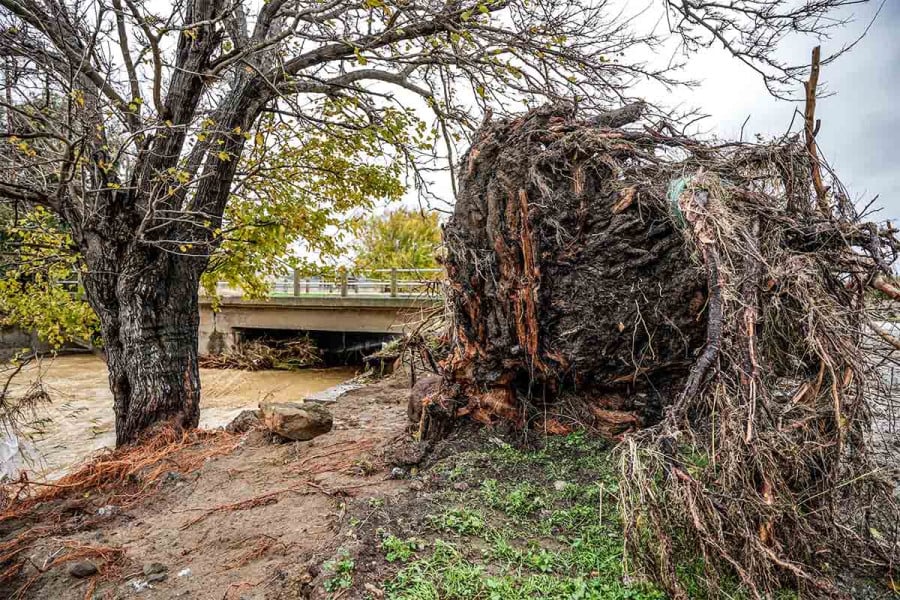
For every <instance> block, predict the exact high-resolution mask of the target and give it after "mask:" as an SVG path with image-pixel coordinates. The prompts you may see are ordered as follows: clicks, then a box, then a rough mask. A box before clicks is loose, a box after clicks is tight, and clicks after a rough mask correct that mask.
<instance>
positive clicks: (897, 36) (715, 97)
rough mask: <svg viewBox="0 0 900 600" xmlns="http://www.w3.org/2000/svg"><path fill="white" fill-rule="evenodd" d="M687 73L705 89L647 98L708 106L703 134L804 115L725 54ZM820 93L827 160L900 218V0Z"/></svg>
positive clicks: (715, 52) (441, 185) (702, 59)
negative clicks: (775, 95)
mask: <svg viewBox="0 0 900 600" xmlns="http://www.w3.org/2000/svg"><path fill="white" fill-rule="evenodd" d="M878 7H879V3H878V1H877V0H873V1H872V2H870V3H868V4H864V5H861V6H857V7H854V8H855V11H854V15H853V19H854V20H853V22H852V23H850V24H849V25H848V26H847V27H845V28H843V29H841V30H838V31H835V32H834V34H833V38H832V39H830V40H822V41H821V45H822V55H823V57H824V56H827V55H829V54H830V53H832V52H835V51H837V50H838V49H840V48H841V47H842V46H843V45H844V44H846V43H849V42H851V41H853V40H854V39H856V38H858V37H859V35H860V34H861V33H862V32H863V31H864V30H865V28H866V26H867V25H868V24H869V23H870V22H871V20H872V17H873V16H874V15H875V12H876V10H877V9H878ZM816 43H817V42H816V40H814V39H801V38H796V39H792V40H790V41H789V42H788V43H786V44H784V47H783V48H782V49H781V51H780V53H779V54H780V56H781V58H783V59H784V60H786V61H788V62H790V63H792V64H806V63H808V62H809V60H810V52H811V50H812V47H813V46H814V45H815V44H816ZM657 58H662V59H664V60H668V58H669V57H668V56H666V57H657ZM651 62H652V60H651ZM684 75H685V78H686V79H693V80H695V81H698V82H700V85H699V86H697V87H695V88H691V89H676V90H671V91H665V90H663V91H658V92H652V91H648V92H647V93H646V95H648V96H650V95H652V94H658V95H660V97H648V98H647V99H648V100H651V101H654V102H656V103H660V104H663V105H665V104H669V105H670V106H671V105H672V104H673V103H674V104H680V106H681V107H682V108H687V107H696V108H698V109H700V110H701V111H702V112H704V113H707V114H709V115H710V116H709V118H707V119H705V120H704V121H702V122H701V123H700V124H698V126H697V129H698V130H699V131H701V132H705V133H708V134H711V135H715V136H717V137H720V138H730V139H736V138H738V137H739V135H740V133H741V126H742V124H743V123H744V121H745V120H746V119H747V118H748V116H749V120H747V124H746V126H745V127H744V139H745V140H746V139H752V136H753V135H754V134H756V133H760V134H762V135H763V136H765V137H767V138H768V137H773V136H777V135H781V134H783V133H784V132H785V130H786V129H787V127H788V126H789V125H790V123H791V117H792V116H793V113H794V111H795V110H797V108H798V107H799V108H800V110H801V111H802V110H803V108H802V105H800V104H796V103H791V102H788V101H784V100H777V99H775V98H773V97H772V96H771V95H769V93H768V92H767V90H766V88H765V86H764V85H763V82H762V80H761V79H760V77H759V75H758V74H756V73H755V72H753V71H752V70H751V69H749V68H748V67H746V66H744V65H742V64H740V63H739V62H737V61H736V60H735V59H733V58H731V57H730V56H728V55H727V53H725V52H724V51H723V50H719V49H709V50H704V51H702V52H701V53H699V54H695V55H692V56H691V57H690V59H689V61H688V66H687V70H686V72H685V73H684ZM819 89H820V92H822V91H824V92H826V93H830V94H831V95H829V96H828V97H825V98H821V99H820V100H819V102H818V104H817V108H816V116H817V117H818V118H819V119H821V121H822V126H821V129H820V131H819V134H818V137H817V139H818V142H819V146H820V148H821V150H822V152H823V155H824V158H825V159H826V160H827V161H828V162H829V163H830V164H831V165H832V167H834V169H835V171H836V172H837V173H838V175H839V176H840V178H841V180H842V181H843V183H844V185H845V186H846V187H847V189H848V190H849V192H850V194H851V196H852V197H853V199H854V200H856V201H857V202H858V203H859V202H862V203H867V202H868V201H869V200H871V199H872V198H873V197H874V196H875V195H878V196H879V199H878V201H877V203H876V204H877V205H880V206H882V207H883V210H881V211H880V212H878V213H877V214H876V215H874V216H873V217H872V218H874V219H876V220H883V219H900V175H898V170H900V108H898V104H900V102H898V101H897V99H898V98H900V0H885V2H884V5H883V6H882V8H881V12H880V14H879V15H878V18H877V19H876V20H875V22H874V24H873V25H872V27H871V29H870V30H869V33H868V35H866V36H865V37H864V38H863V39H862V40H861V41H860V42H859V44H858V45H856V46H855V47H854V48H853V50H852V51H851V52H849V53H847V54H845V55H843V56H841V57H840V58H838V60H837V61H835V62H833V63H831V64H829V65H827V66H825V67H823V69H822V74H821V76H820V88H819ZM798 92H800V93H802V90H798ZM642 93H643V92H642ZM799 122H800V121H799V120H798V121H797V122H796V123H795V128H796V127H797V126H798V125H799ZM432 180H433V185H432V186H431V190H432V191H433V192H435V193H436V194H437V195H439V196H441V197H442V198H446V199H447V200H448V203H446V204H445V203H442V202H437V203H431V204H432V205H433V206H435V207H437V208H441V209H443V210H447V209H448V208H450V202H452V193H451V191H450V186H449V179H448V178H447V177H446V176H441V175H438V174H433V175H432ZM415 197H416V195H415V194H414V193H413V192H410V194H409V195H408V196H407V200H406V202H407V203H414V202H416V200H415Z"/></svg>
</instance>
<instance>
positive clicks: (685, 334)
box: [410, 105, 900, 598]
mask: <svg viewBox="0 0 900 600" xmlns="http://www.w3.org/2000/svg"><path fill="white" fill-rule="evenodd" d="M632 112H633V111H632ZM633 120H634V119H631V121H633ZM601 121H602V120H601ZM597 123H598V121H597V119H591V118H585V117H583V116H581V115H579V114H578V113H577V112H576V111H575V110H574V109H573V108H572V107H571V106H568V105H553V106H546V107H543V108H540V109H537V110H533V111H531V112H529V113H527V114H525V115H523V116H520V117H518V118H511V119H505V120H499V121H494V122H488V123H486V124H485V125H484V126H483V127H482V129H481V130H480V131H479V132H478V134H477V135H476V137H475V141H474V143H473V145H472V148H471V149H470V151H469V152H468V154H467V155H466V157H465V158H464V160H463V166H462V175H461V190H460V194H459V199H458V202H457V205H456V209H455V212H454V215H453V218H452V219H451V220H450V222H449V223H448V225H447V227H446V230H445V237H446V246H447V258H446V261H445V264H446V268H447V273H448V277H449V279H450V298H449V300H450V305H451V309H452V318H453V325H452V329H451V334H452V336H453V345H452V348H451V353H450V356H449V358H448V359H447V360H446V361H445V362H444V364H443V366H444V383H443V386H442V392H441V394H440V395H439V396H438V397H430V396H426V397H425V398H424V407H423V408H424V416H423V417H422V426H421V432H422V435H423V437H425V438H431V439H434V438H440V437H442V436H443V435H445V434H446V433H447V431H449V430H450V429H451V428H452V427H454V424H455V422H456V420H457V419H460V418H462V417H466V418H470V419H474V420H476V421H479V422H482V423H486V424H496V423H500V422H507V423H512V424H514V425H515V426H517V427H519V428H534V429H538V430H540V431H542V432H546V433H552V434H561V433H567V432H570V431H572V430H573V429H577V428H580V427H588V428H592V429H594V430H598V431H605V432H606V433H607V435H611V436H615V437H620V436H621V435H622V434H623V433H625V432H628V431H631V432H635V431H637V432H636V433H631V434H630V435H628V436H627V437H625V440H626V442H625V444H624V445H623V446H622V447H621V455H622V469H623V482H624V486H623V489H622V491H621V496H620V501H621V503H622V508H623V511H622V514H623V515H624V517H625V518H626V519H627V520H628V523H629V527H628V529H627V531H626V534H627V540H628V544H629V548H630V549H631V550H632V559H633V560H634V561H636V562H637V564H638V565H640V566H642V567H643V568H644V569H645V570H646V571H647V572H648V573H650V574H651V575H653V576H654V577H655V578H656V579H657V581H659V582H660V583H661V584H662V585H663V586H664V587H665V588H666V589H667V591H668V592H669V593H670V594H671V595H672V596H673V597H675V598H685V597H686V592H685V590H684V588H683V587H682V584H681V582H680V580H679V578H678V576H677V574H676V573H675V570H674V566H673V565H675V564H679V561H678V560H676V559H677V558H679V557H681V558H684V557H691V556H693V557H697V556H702V557H703V558H704V564H705V567H704V568H705V570H706V574H707V576H708V578H709V580H710V582H711V584H710V585H711V586H712V587H713V589H715V585H716V582H717V581H720V580H721V579H722V578H732V579H734V578H736V579H737V580H739V581H740V582H741V583H742V584H743V585H744V586H745V587H746V589H747V590H748V591H749V593H750V594H751V595H753V596H755V597H763V596H766V595H769V594H772V593H774V592H775V590H777V589H779V587H780V586H781V585H782V584H784V583H786V582H788V581H790V582H792V583H793V584H795V585H799V587H800V589H801V591H802V592H803V593H804V594H807V595H826V594H829V593H832V592H833V590H834V587H833V582H832V581H831V580H830V577H831V575H830V574H831V573H835V572H839V571H840V569H841V568H844V567H845V568H848V569H849V568H856V569H860V568H863V569H868V570H869V571H871V572H872V573H873V574H875V575H876V576H878V577H883V576H884V575H885V573H886V572H887V573H889V572H891V570H892V569H896V567H895V565H896V564H897V562H898V561H897V559H898V551H900V544H898V542H897V540H898V537H900V532H898V528H897V523H900V512H898V511H897V505H896V502H895V499H893V498H892V496H891V485H890V483H889V482H885V481H882V480H881V479H880V474H879V473H880V472H879V470H878V469H876V468H875V467H874V465H873V463H872V462H871V460H870V459H869V457H868V454H867V431H868V428H869V419H870V414H869V412H870V411H869V407H870V402H871V401H872V400H871V399H872V397H873V394H876V393H877V391H876V387H877V386H878V385H880V375H879V374H878V373H877V372H873V371H872V369H871V368H870V365H873V364H876V363H877V362H878V361H877V359H878V357H879V356H880V355H884V354H885V353H886V352H887V351H893V350H894V347H893V346H891V345H888V346H887V347H885V345H884V344H883V343H875V342H878V341H879V340H878V336H874V335H872V334H871V333H870V331H869V329H868V323H869V322H870V321H871V308H872V296H873V294H878V293H879V292H876V291H874V288H878V289H880V290H881V292H884V289H885V288H886V286H885V285H884V281H885V280H886V279H888V278H890V277H891V271H890V265H891V264H892V263H893V262H894V261H895V260H896V258H897V256H898V248H900V243H898V240H897V237H896V230H894V229H893V228H891V227H890V226H889V225H888V226H881V225H878V224H876V223H867V222H864V221H863V220H862V218H861V217H860V215H859V214H857V212H856V209H855V207H854V204H853V202H852V201H851V199H850V198H849V196H848V194H847V193H846V192H845V190H844V188H843V187H842V186H841V185H840V182H839V181H837V180H836V179H835V180H834V181H833V183H832V185H831V186H830V187H829V188H827V190H826V189H825V188H824V187H823V186H821V185H820V183H821V182H819V181H814V180H815V179H816V177H821V173H822V172H823V171H825V170H826V169H825V166H824V165H820V163H819V160H818V158H817V157H816V156H813V155H811V154H810V152H809V140H808V139H807V140H804V139H801V137H800V136H787V137H785V138H783V139H781V140H779V141H777V142H775V143H772V144H762V143H758V144H749V143H706V142H701V141H698V140H695V139H692V138H690V137H686V136H684V135H680V134H677V133H674V132H673V131H672V130H671V128H667V127H666V126H664V125H663V126H655V127H651V126H649V125H647V126H644V127H643V128H631V129H628V128H609V127H603V126H598V124H597ZM814 167H815V168H814ZM824 192H827V194H826V196H825V197H823V193H824ZM879 283H880V284H881V285H879ZM888 287H891V288H892V287H893V286H891V285H889V286H888ZM885 293H886V292H885ZM888 296H890V294H888ZM886 348H887V349H886ZM410 414H414V412H413V411H411V412H410ZM642 428H643V429H642ZM876 499H877V500H876ZM872 523H877V525H876V526H875V527H872ZM873 530H874V531H877V532H878V533H877V535H876V534H873V533H872V531H873ZM682 562H683V561H682ZM894 577H896V573H894Z"/></svg>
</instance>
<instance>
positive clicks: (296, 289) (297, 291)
mask: <svg viewBox="0 0 900 600" xmlns="http://www.w3.org/2000/svg"><path fill="white" fill-rule="evenodd" d="M294 295H295V296H299V295H300V271H299V270H297V269H294Z"/></svg>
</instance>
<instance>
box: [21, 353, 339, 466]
mask: <svg viewBox="0 0 900 600" xmlns="http://www.w3.org/2000/svg"><path fill="white" fill-rule="evenodd" d="M355 374H356V370H355V369H353V368H350V367H337V368H328V369H305V370H302V371H254V372H248V371H238V370H232V369H200V383H201V386H202V391H201V393H200V426H201V427H204V428H215V427H220V426H223V425H225V424H227V423H228V422H229V421H230V420H231V419H232V418H234V417H235V416H236V415H237V414H238V413H239V412H240V411H241V410H244V409H246V408H256V407H257V406H258V405H259V403H260V401H263V400H271V401H276V402H286V401H292V400H300V399H302V398H307V397H311V396H313V397H322V396H324V397H328V396H329V395H335V393H336V392H337V391H340V390H342V389H343V388H342V387H341V386H340V384H342V383H343V382H345V381H347V380H348V379H350V378H352V377H353V376H354V375H355ZM39 377H40V379H41V381H42V382H43V386H44V389H45V390H46V391H47V393H48V394H49V395H50V399H51V402H50V404H47V405H42V406H41V407H40V408H38V410H37V414H36V416H37V417H38V419H39V423H38V426H37V428H36V429H35V430H34V431H31V432H29V437H30V438H31V440H30V442H31V445H32V446H33V447H32V448H31V449H30V452H29V454H30V455H31V456H30V460H29V462H30V467H29V468H28V470H29V475H30V476H31V477H32V478H33V479H44V480H52V479H56V478H59V477H61V476H62V475H64V474H65V472H66V471H67V470H68V469H70V468H71V467H72V466H74V465H75V464H78V463H80V462H82V461H83V460H85V459H86V458H88V457H90V456H91V455H92V454H94V453H95V452H98V451H101V450H103V449H104V448H109V447H112V446H113V445H114V444H115V431H114V416H113V411H112V403H113V401H112V393H111V392H110V391H109V380H108V378H107V370H106V364H105V363H104V362H103V361H102V360H100V359H98V358H97V357H95V356H92V355H90V356H89V355H73V356H57V357H55V358H46V359H44V360H43V361H42V362H41V363H40V364H35V365H30V366H29V367H28V368H26V369H24V370H23V371H22V372H21V373H20V374H19V375H18V376H17V377H16V379H15V380H14V381H13V387H12V390H11V391H12V392H13V394H14V395H15V393H16V392H17V391H18V392H21V391H22V390H25V389H27V388H28V387H29V386H30V385H31V384H32V383H33V382H35V381H36V380H37V379H38V378H39Z"/></svg>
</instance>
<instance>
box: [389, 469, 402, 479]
mask: <svg viewBox="0 0 900 600" xmlns="http://www.w3.org/2000/svg"><path fill="white" fill-rule="evenodd" d="M404 477H406V471H404V470H403V469H401V468H400V467H394V468H393V469H391V474H390V476H389V479H403V478H404Z"/></svg>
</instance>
